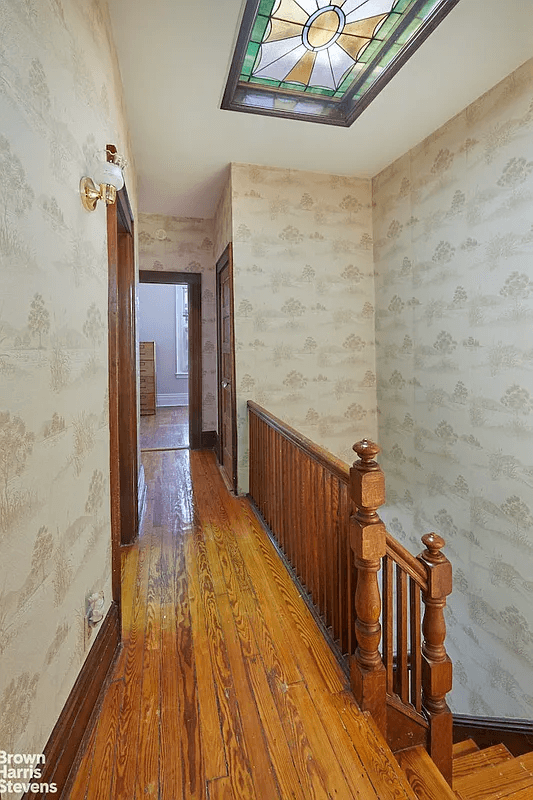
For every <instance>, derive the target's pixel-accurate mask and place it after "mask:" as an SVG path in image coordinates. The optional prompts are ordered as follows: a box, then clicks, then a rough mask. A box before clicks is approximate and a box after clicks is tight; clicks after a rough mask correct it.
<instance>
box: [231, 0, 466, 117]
mask: <svg viewBox="0 0 533 800" xmlns="http://www.w3.org/2000/svg"><path fill="white" fill-rule="evenodd" d="M458 2H459V0H248V2H247V5H246V9H245V12H244V17H243V21H242V25H241V30H240V33H239V37H238V41H237V46H236V48H235V53H234V56H233V62H232V65H231V69H230V74H229V78H228V83H227V85H226V91H225V93H224V98H223V101H222V108H226V109H231V110H234V111H248V112H250V113H256V114H268V115H272V116H289V117H291V118H292V119H305V120H308V121H315V122H324V123H329V124H332V125H345V126H347V125H351V124H352V122H353V121H354V119H356V117H357V116H359V114H360V113H361V111H363V109H364V108H366V106H367V105H368V104H369V102H370V101H371V100H372V99H373V98H374V97H375V96H376V94H377V93H378V92H379V91H380V90H381V89H382V88H383V86H384V85H385V84H386V83H388V81H389V80H390V78H391V77H392V76H393V74H394V73H395V72H397V70H398V69H399V68H400V67H401V66H402V64H404V63H405V61H406V60H407V59H408V58H409V57H410V56H411V55H412V53H413V52H414V51H415V50H416V49H417V47H419V45H420V44H421V43H422V42H423V41H424V39H426V38H427V36H428V35H429V34H430V33H431V31H432V30H434V28H435V27H436V26H437V25H438V24H439V22H440V21H441V20H442V19H444V17H445V16H446V14H448V13H449V11H451V9H452V8H453V7H454V6H455V5H456V4H457V3H458Z"/></svg>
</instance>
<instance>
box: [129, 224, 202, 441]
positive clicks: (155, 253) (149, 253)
mask: <svg viewBox="0 0 533 800" xmlns="http://www.w3.org/2000/svg"><path fill="white" fill-rule="evenodd" d="M138 231H139V267H140V269H147V270H156V271H163V272H164V271H165V270H167V271H169V272H199V273H201V275H202V428H203V430H204V431H214V430H216V428H217V405H216V347H217V334H216V308H215V262H214V258H213V237H214V222H213V220H212V219H194V218H189V217H187V218H185V217H169V216H163V215H161V214H139V222H138Z"/></svg>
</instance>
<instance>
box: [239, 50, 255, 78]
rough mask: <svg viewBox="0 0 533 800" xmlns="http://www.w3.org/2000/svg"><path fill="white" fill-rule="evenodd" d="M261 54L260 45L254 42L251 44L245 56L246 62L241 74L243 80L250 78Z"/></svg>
mask: <svg viewBox="0 0 533 800" xmlns="http://www.w3.org/2000/svg"><path fill="white" fill-rule="evenodd" d="M258 52H259V45H258V44H255V43H254V42H250V44H249V45H248V49H247V51H246V55H245V56H244V61H243V65H242V72H241V80H244V78H249V77H250V75H251V74H252V69H253V67H254V64H255V59H256V58H257V54H258Z"/></svg>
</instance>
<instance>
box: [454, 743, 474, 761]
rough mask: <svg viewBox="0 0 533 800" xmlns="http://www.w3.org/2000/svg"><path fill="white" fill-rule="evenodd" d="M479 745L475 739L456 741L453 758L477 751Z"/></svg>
mask: <svg viewBox="0 0 533 800" xmlns="http://www.w3.org/2000/svg"><path fill="white" fill-rule="evenodd" d="M478 750H479V747H478V746H477V744H476V743H475V741H474V740H473V739H465V740H464V741H463V742H455V744H454V746H453V749H452V757H453V758H461V756H466V755H468V754H469V753H477V751H478Z"/></svg>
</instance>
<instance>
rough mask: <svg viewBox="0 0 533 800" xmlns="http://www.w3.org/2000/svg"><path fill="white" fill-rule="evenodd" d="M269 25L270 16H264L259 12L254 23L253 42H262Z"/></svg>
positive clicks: (251, 38) (251, 37)
mask: <svg viewBox="0 0 533 800" xmlns="http://www.w3.org/2000/svg"><path fill="white" fill-rule="evenodd" d="M267 25H268V17H263V16H262V15H261V14H259V15H258V16H257V19H256V21H255V23H254V27H253V29H252V35H251V36H250V40H251V41H252V42H262V41H263V36H264V35H265V31H266V27H267Z"/></svg>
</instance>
